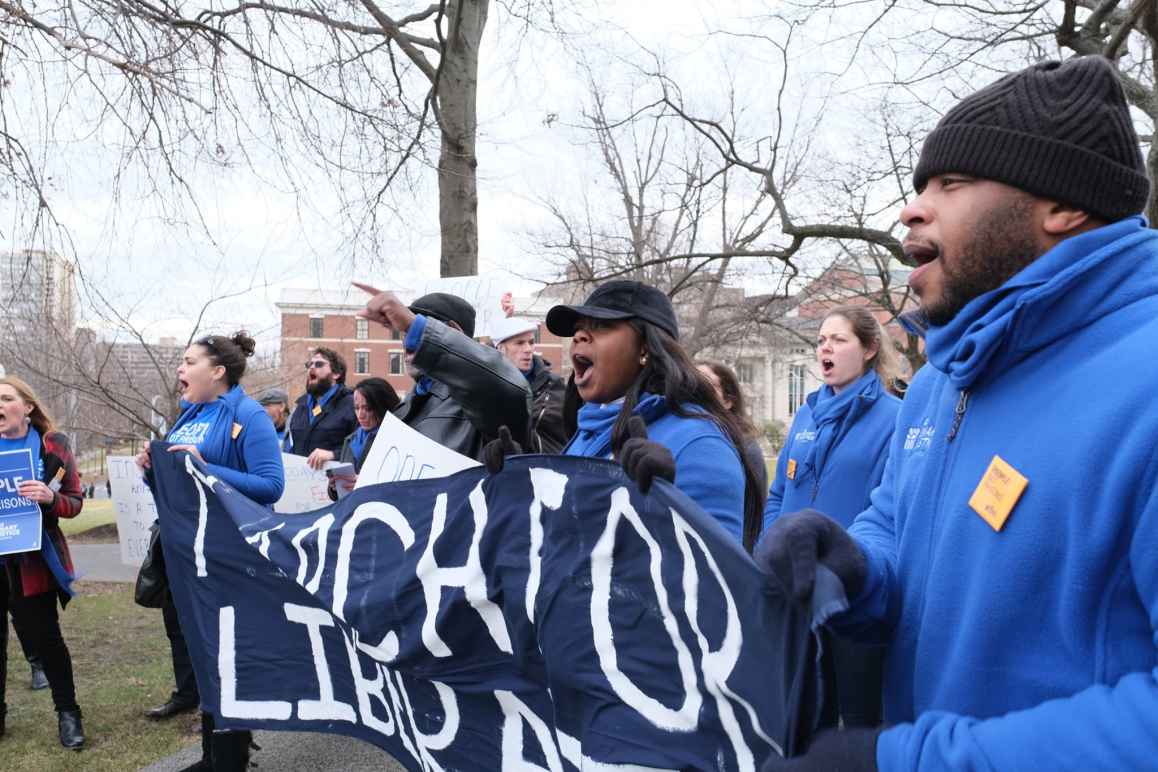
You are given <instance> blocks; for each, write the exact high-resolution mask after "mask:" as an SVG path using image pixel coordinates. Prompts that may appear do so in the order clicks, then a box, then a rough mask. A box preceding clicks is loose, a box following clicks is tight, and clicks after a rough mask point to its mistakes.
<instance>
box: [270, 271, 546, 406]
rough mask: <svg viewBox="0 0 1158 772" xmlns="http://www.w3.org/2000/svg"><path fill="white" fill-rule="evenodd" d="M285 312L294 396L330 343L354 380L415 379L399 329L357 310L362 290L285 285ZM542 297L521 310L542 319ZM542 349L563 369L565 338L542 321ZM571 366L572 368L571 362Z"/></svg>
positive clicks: (402, 384)
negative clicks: (316, 354)
mask: <svg viewBox="0 0 1158 772" xmlns="http://www.w3.org/2000/svg"><path fill="white" fill-rule="evenodd" d="M276 305H277V308H278V311H279V312H280V314H281V369H282V378H283V380H284V382H285V383H286V388H287V389H289V392H290V398H291V399H297V398H298V397H299V396H300V395H301V394H302V393H303V391H304V390H305V363H306V361H307V359H308V358H309V357H308V355H309V353H310V351H312V350H313V349H315V348H317V347H318V346H324V347H326V348H331V349H333V350H335V351H337V352H338V353H339V354H341V355H342V357H344V358H345V360H346V365H347V368H348V370H349V372H348V373H347V376H346V382H347V384H348V385H350V386H353V385H354V384H356V383H357V382H358V381H360V380H362V379H363V378H369V377H371V376H377V377H380V378H385V379H386V380H387V381H389V382H390V385H392V386H393V387H394V388H395V389H396V390H397V391H398V393H399V394H405V393H406V392H408V391H409V390H410V388H411V387H412V386H413V385H414V381H413V380H411V378H410V377H409V376H408V375H406V363H405V361H404V360H403V350H402V340H401V339H400V336H399V335H398V334H397V333H396V332H395V331H394V330H390V329H387V328H386V327H383V326H382V325H380V324H374V323H371V322H368V321H367V320H365V319H361V318H359V317H358V316H357V315H356V314H357V313H358V311H360V310H361V309H363V308H365V302H364V301H363V298H362V297H361V296H360V293H359V294H357V295H351V294H347V293H345V292H341V291H333V290H303V289H285V290H282V293H281V297H280V299H279V300H278V302H277V304H276ZM550 305H551V304H550V303H547V302H546V301H545V300H544V299H542V298H516V299H515V307H516V308H517V309H519V312H518V313H519V315H520V316H524V317H527V318H531V319H537V320H538V321H540V322H541V321H542V319H543V316H544V315H545V314H546V310H547V309H548V308H550ZM536 342H537V343H538V346H537V347H536V348H537V350H538V351H539V353H540V354H541V355H542V356H543V357H544V358H545V359H547V360H548V361H550V362H552V363H553V365H554V367H555V369H556V371H557V372H562V370H561V365H562V363H563V361H564V360H563V356H564V343H565V342H564V341H562V340H560V339H559V338H557V337H556V336H554V335H552V334H551V333H550V332H548V331H547V329H546V327H544V326H542V325H540V327H539V331H538V333H537V335H536ZM568 369H569V368H568Z"/></svg>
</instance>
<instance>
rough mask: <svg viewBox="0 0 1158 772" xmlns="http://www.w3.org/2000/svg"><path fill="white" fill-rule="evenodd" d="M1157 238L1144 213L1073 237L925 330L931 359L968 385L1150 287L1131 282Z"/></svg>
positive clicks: (955, 383)
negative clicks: (1145, 248) (1142, 252)
mask: <svg viewBox="0 0 1158 772" xmlns="http://www.w3.org/2000/svg"><path fill="white" fill-rule="evenodd" d="M1156 237H1158V234H1155V232H1154V231H1151V230H1150V229H1148V228H1147V227H1146V221H1145V220H1144V219H1143V218H1142V217H1141V216H1135V217H1127V218H1126V219H1124V220H1119V221H1118V222H1116V223H1113V224H1111V225H1106V226H1104V227H1101V228H1097V229H1096V230H1092V231H1088V232H1086V233H1083V234H1081V235H1080V236H1074V237H1073V238H1069V239H1066V240H1065V241H1063V242H1061V243H1060V244H1058V245H1057V246H1056V247H1054V248H1053V249H1051V250H1050V251H1049V252H1046V253H1045V254H1044V255H1042V256H1041V257H1039V258H1038V259H1037V260H1035V261H1034V262H1032V263H1030V264H1029V265H1028V266H1026V267H1025V268H1024V269H1022V270H1021V271H1020V272H1019V273H1017V274H1016V275H1015V276H1013V277H1012V278H1010V279H1009V280H1008V281H1006V282H1005V283H1004V284H1002V285H1001V286H1000V287H998V288H997V289H995V290H991V291H990V292H987V293H985V294H984V295H980V296H978V297H976V298H974V299H973V300H971V301H970V302H969V303H968V305H966V306H965V308H963V309H961V311H960V312H959V313H958V314H957V316H956V317H954V318H953V319H952V321H950V322H949V323H948V324H946V325H945V326H943V327H930V328H929V330H928V333H927V334H926V336H925V345H926V348H927V351H928V355H929V362H931V363H932V365H933V366H934V367H936V368H937V369H938V370H940V371H941V372H943V373H945V374H946V375H948V376H949V381H950V383H952V384H953V386H954V387H956V388H958V389H967V388H969V387H970V386H972V385H973V384H974V383H975V382H977V381H978V380H979V379H981V378H982V377H983V376H985V375H986V374H987V373H989V372H1003V371H1004V370H1006V369H1008V368H1009V367H1011V366H1012V365H1014V364H1016V363H1017V362H1019V361H1020V360H1022V359H1024V358H1025V357H1026V356H1028V355H1029V354H1031V353H1033V352H1034V351H1037V350H1038V349H1040V348H1042V347H1044V346H1046V345H1049V344H1050V343H1052V342H1054V341H1056V340H1058V339H1059V338H1062V337H1064V336H1065V335H1068V334H1069V333H1070V332H1072V331H1074V330H1076V329H1078V328H1080V327H1083V326H1084V325H1085V323H1086V321H1087V320H1089V319H1096V318H1100V317H1101V316H1104V315H1105V314H1106V313H1108V312H1109V311H1110V310H1113V309H1116V308H1121V307H1123V306H1126V305H1129V304H1130V303H1132V302H1134V301H1135V300H1137V299H1139V297H1140V296H1142V295H1145V294H1146V293H1147V292H1149V291H1150V290H1149V287H1148V286H1147V285H1146V283H1145V282H1137V281H1131V280H1130V279H1131V277H1132V276H1133V275H1134V273H1135V272H1136V271H1137V269H1138V262H1137V254H1136V253H1137V251H1138V250H1137V249H1136V247H1139V246H1141V245H1142V244H1143V243H1144V242H1147V241H1150V240H1152V239H1154V238H1156Z"/></svg>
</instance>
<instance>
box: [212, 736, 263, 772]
mask: <svg viewBox="0 0 1158 772" xmlns="http://www.w3.org/2000/svg"><path fill="white" fill-rule="evenodd" d="M252 739H253V733H252V732H245V731H240V732H214V733H213V740H212V741H211V743H210V745H211V747H212V751H213V755H212V757H211V759H212V761H211V765H210V766H211V768H212V770H213V772H245V770H246V769H248V768H249V743H250V741H251V740H252Z"/></svg>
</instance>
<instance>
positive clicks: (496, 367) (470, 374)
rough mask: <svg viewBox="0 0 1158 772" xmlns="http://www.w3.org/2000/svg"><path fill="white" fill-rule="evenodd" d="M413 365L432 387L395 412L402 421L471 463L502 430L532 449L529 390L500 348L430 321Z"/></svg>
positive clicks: (411, 396)
mask: <svg viewBox="0 0 1158 772" xmlns="http://www.w3.org/2000/svg"><path fill="white" fill-rule="evenodd" d="M414 364H415V365H417V366H418V367H419V368H420V369H421V370H422V371H423V372H424V373H426V374H427V375H428V376H430V378H431V379H432V380H433V383H432V384H431V387H430V391H429V392H428V393H426V394H421V395H417V396H416V395H415V394H414V392H411V393H410V394H408V395H407V397H406V399H404V400H403V401H402V404H400V405H399V406H398V407H396V408H394V415H395V416H397V417H398V419H399V420H400V421H402V422H403V423H405V424H406V425H407V426H409V427H410V428H412V429H414V430H415V431H417V432H418V433H420V434H422V435H424V436H426V437H429V438H430V439H432V440H434V441H435V442H437V443H439V444H440V445H442V446H444V447H447V448H450V449H451V450H453V451H455V452H457V453H461V454H462V455H464V456H468V457H470V458H475V459H479V458H481V453H482V447H483V445H485V444H486V443H487V442H488V441H490V440H492V439H494V438H495V437H497V436H498V431H499V427H500V426H506V427H507V428H508V429H510V431H511V436H512V437H513V438H514V440H515V442H518V443H519V444H520V445H522V446H523V447H528V443H527V432H528V427H529V426H530V415H531V387H530V386H529V385H528V384H527V379H526V378H524V377H523V374H522V373H520V372H519V371H518V369H517V368H516V367H515V366H514V365H512V364H511V363H510V362H508V361H507V359H506V357H504V356H503V355H502V354H501V353H500V352H499V351H498V350H497V349H493V348H490V347H489V346H484V345H483V344H481V343H478V342H477V341H474V340H472V339H470V338H468V337H467V336H465V335H463V334H462V333H461V332H459V331H458V330H455V329H453V328H451V327H448V326H447V325H445V324H443V323H442V322H440V321H438V320H437V319H432V318H429V317H427V319H426V328H425V329H424V330H423V332H422V340H421V342H420V343H419V345H418V349H417V350H416V351H415V352H414Z"/></svg>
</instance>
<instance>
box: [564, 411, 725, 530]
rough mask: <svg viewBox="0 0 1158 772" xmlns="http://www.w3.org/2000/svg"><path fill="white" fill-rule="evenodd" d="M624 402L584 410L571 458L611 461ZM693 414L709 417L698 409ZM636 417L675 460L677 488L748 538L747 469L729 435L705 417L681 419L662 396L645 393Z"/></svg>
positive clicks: (570, 445) (569, 449)
mask: <svg viewBox="0 0 1158 772" xmlns="http://www.w3.org/2000/svg"><path fill="white" fill-rule="evenodd" d="M620 407H621V403H618V402H613V403H610V404H607V405H597V404H593V403H588V404H586V405H584V406H583V407H581V408H579V431H577V432H576V433H575V436H574V437H572V438H571V442H569V443H567V447H565V448H563V455H565V456H590V457H595V458H611V429H612V427H613V426H614V425H615V419H616V418H618V417H619V409H620ZM685 408H686V410H687V412H694V413H703V411H702V410H701V409H700V408H698V407H696V406H694V405H685ZM632 412H633V413H634V414H636V415H638V416H641V417H642V418H643V420H644V421H645V422H646V423H647V438H648V439H649V440H653V441H655V442H658V443H659V444H661V445H663V446H664V447H666V448H667V449H668V450H670V451H671V454H672V456H674V457H675V463H676V478H675V486H676V487H677V488H679V489H680V490H681V491H683V492H684V495H686V496H687V497H688V498H690V499H692V500H693V501H695V502H696V503H697V504H699V505H700V506H701V507H702V508H703V510H704V511H705V512H707V513H708V514H710V515H711V516H712V517H714V518H715V519H716V522H718V523H719V524H720V525H722V526H723V527H724V530H726V531H727V532H728V533H729V534H731V535H732V538H734V539H735V540H736V541H737V542H740V543H743V540H744V468H743V466H742V465H741V463H740V454H739V453H737V452H736V447H735V446H734V445H733V444H732V442H731V440H729V439H728V435H726V434H724V432H723V431H722V430H721V429H720V428H719V427H718V426H716V424H715V422H714V421H712V420H711V419H710V418H708V416H707V414H706V413H704V417H703V418H693V417H684V416H680V415H676V414H675V413H673V412H671V410H669V409H668V404H667V400H665V399H664V398H663V396H662V395H660V394H646V393H645V394H643V395H641V396H640V399H639V403H638V404H637V405H636V406H635V410H633V411H632Z"/></svg>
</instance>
